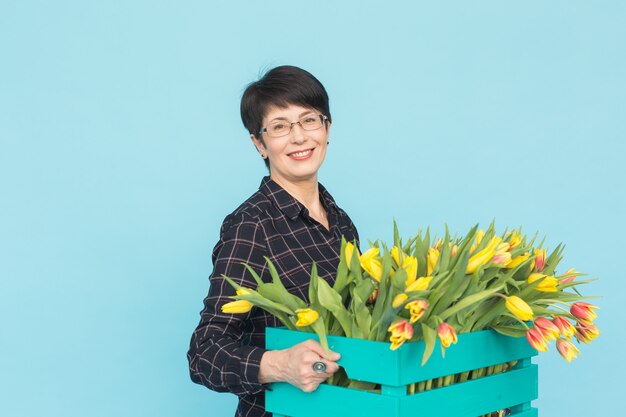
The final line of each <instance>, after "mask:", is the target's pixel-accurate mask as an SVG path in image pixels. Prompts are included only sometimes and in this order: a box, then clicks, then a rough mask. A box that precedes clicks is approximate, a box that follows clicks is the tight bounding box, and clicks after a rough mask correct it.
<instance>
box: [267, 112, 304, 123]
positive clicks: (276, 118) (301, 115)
mask: <svg viewBox="0 0 626 417" xmlns="http://www.w3.org/2000/svg"><path fill="white" fill-rule="evenodd" d="M310 113H315V110H307V111H303V112H302V113H300V115H299V116H298V119H301V118H302V117H303V116H306V115H307V114H310ZM274 120H287V121H289V119H287V118H286V117H275V118H273V119H272V120H270V121H268V122H267V123H271V122H273V121H274Z"/></svg>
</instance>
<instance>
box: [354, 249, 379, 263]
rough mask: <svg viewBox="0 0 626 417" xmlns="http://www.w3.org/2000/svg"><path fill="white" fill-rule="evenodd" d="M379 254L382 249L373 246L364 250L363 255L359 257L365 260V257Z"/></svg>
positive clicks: (373, 256)
mask: <svg viewBox="0 0 626 417" xmlns="http://www.w3.org/2000/svg"><path fill="white" fill-rule="evenodd" d="M379 254H380V249H378V248H377V247H373V248H369V249H368V250H366V251H365V252H363V255H361V256H359V259H361V260H363V259H369V258H375V257H377V256H378V255H379Z"/></svg>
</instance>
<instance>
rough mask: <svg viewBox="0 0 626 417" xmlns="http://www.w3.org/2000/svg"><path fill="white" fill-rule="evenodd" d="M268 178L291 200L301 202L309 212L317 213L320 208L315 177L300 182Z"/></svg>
mask: <svg viewBox="0 0 626 417" xmlns="http://www.w3.org/2000/svg"><path fill="white" fill-rule="evenodd" d="M270 178H272V180H273V181H274V182H275V183H277V184H278V185H280V186H281V187H283V188H284V189H285V191H287V192H288V193H289V194H290V195H291V196H292V197H293V198H295V199H296V200H298V201H299V202H301V203H302V204H303V205H304V207H306V208H307V209H308V210H309V211H311V212H318V211H319V208H320V206H321V203H320V194H319V188H318V187H319V185H318V183H317V175H315V176H313V177H311V178H310V179H306V180H302V181H290V180H287V179H286V178H277V177H274V176H272V175H270Z"/></svg>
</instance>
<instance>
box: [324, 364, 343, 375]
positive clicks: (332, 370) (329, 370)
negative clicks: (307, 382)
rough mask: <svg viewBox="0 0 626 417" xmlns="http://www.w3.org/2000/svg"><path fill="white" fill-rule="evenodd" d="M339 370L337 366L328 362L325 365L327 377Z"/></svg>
mask: <svg viewBox="0 0 626 417" xmlns="http://www.w3.org/2000/svg"><path fill="white" fill-rule="evenodd" d="M339 368H340V367H339V365H337V364H336V363H335V362H328V363H327V364H326V373H327V374H329V375H333V374H334V373H335V372H337V371H338V370H339Z"/></svg>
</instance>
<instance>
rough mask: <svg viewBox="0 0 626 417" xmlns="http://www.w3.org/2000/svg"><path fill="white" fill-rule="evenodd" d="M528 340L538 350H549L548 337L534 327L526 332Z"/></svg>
mask: <svg viewBox="0 0 626 417" xmlns="http://www.w3.org/2000/svg"><path fill="white" fill-rule="evenodd" d="M526 340H528V343H529V344H530V345H531V346H532V347H533V348H534V349H535V350H536V351H537V352H547V351H548V344H547V343H546V339H544V337H543V335H542V334H541V332H540V331H539V330H538V329H536V328H534V327H533V328H532V329H530V330H528V331H527V332H526Z"/></svg>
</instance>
